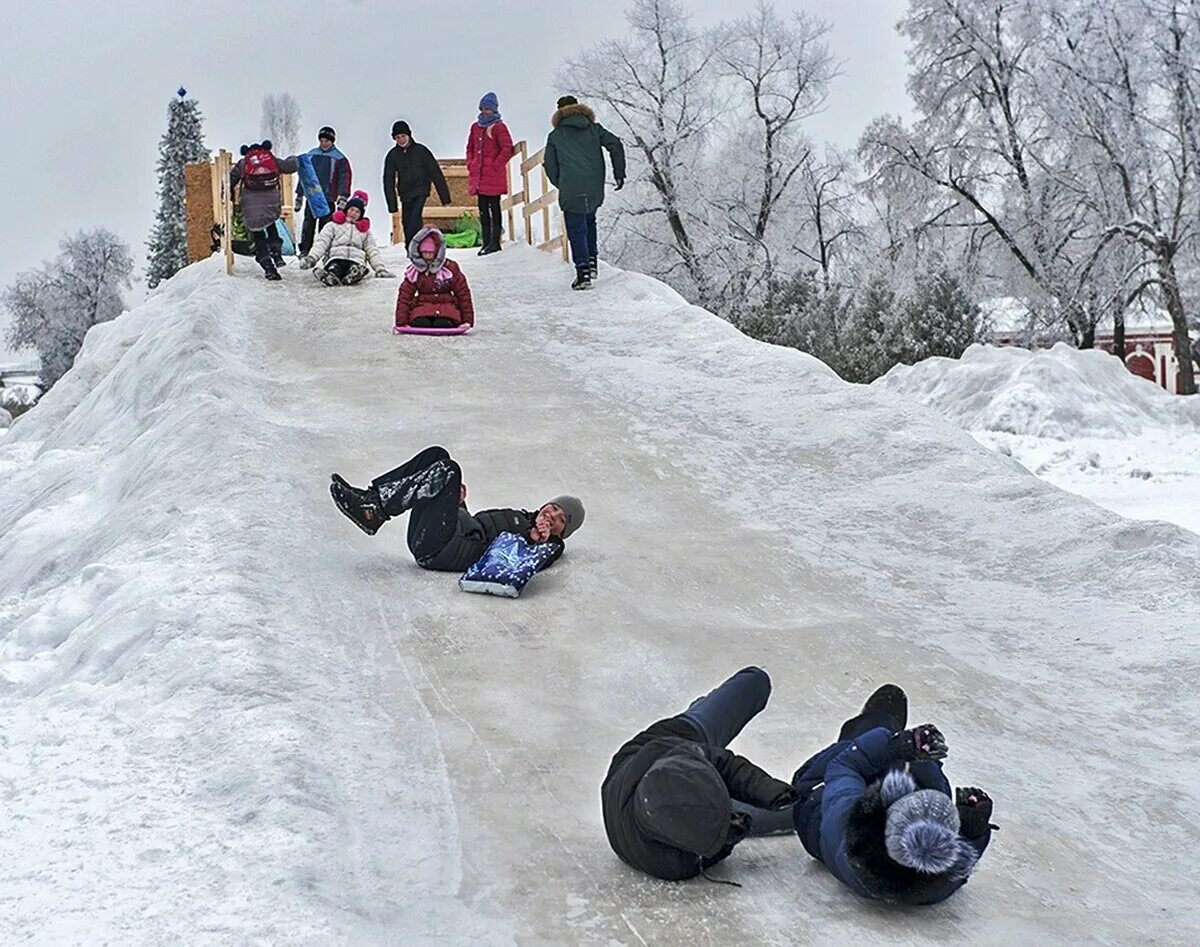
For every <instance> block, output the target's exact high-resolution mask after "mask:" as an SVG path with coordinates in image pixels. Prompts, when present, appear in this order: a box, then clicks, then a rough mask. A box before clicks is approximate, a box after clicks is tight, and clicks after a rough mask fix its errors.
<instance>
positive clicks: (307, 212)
mask: <svg viewBox="0 0 1200 947" xmlns="http://www.w3.org/2000/svg"><path fill="white" fill-rule="evenodd" d="M336 141H337V132H335V131H334V130H333V129H332V128H331V127H330V126H328V125H325V126H323V127H322V128H321V130H320V131H319V132H317V147H316V148H313V149H312V150H311V151H309V152H308V156H309V157H310V158H311V159H312V165H313V170H314V171H315V172H317V180H318V181H320V182H321V190H323V191H324V192H325V200H327V201H328V202H329V213H328V214H326V215H325V216H324V217H314V216H313V212H312V208H311V207H307V206H305V201H304V185H303V184H302V183H300V181H299V179H297V181H296V205H295V206H296V213H300V209H301V208H302V207H303V208H304V226H303V227H302V228H301V230H300V256H308V252H309V251H310V250H311V249H312V246H313V240H314V239H316V236H317V232H318V231H320V230H323V229H324V228H325V225H326V224H327V223H329V221H330V220H332V219H333V212H334V211H335V210H342V209H343V208H344V207H345V205H346V201H347V200H349V199H350V183H351V176H352V172H351V168H350V159H349V158H347V157H346V156H345V155H344V154H342V153H341V152H340V151H339V150H338V148H337V145H336V144H334V143H335V142H336Z"/></svg>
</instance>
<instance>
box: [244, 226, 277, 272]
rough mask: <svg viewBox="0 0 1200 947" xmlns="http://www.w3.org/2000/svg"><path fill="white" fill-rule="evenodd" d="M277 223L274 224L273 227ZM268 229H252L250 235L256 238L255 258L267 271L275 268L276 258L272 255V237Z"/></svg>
mask: <svg viewBox="0 0 1200 947" xmlns="http://www.w3.org/2000/svg"><path fill="white" fill-rule="evenodd" d="M274 226H275V225H274V224H272V225H271V228H273V227H274ZM271 228H268V230H252V231H250V236H251V237H252V238H253V239H254V260H255V262H256V263H258V265H259V266H261V267H262V268H263V270H264V271H265V272H267V273H269V272H271V270H273V269H275V260H274V258H273V257H272V255H271V237H270V233H269V232H268V231H269V229H271Z"/></svg>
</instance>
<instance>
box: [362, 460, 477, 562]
mask: <svg viewBox="0 0 1200 947" xmlns="http://www.w3.org/2000/svg"><path fill="white" fill-rule="evenodd" d="M371 485H372V486H373V487H374V488H375V489H376V490H378V491H379V499H380V500H381V501H382V503H383V512H384V513H386V514H387V515H388V516H389V517H392V516H399V515H400V514H402V513H404V512H405V511H408V513H409V518H408V551H409V552H411V553H412V554H413V558H414V559H416V560H417V562H421V561H428V560H430V559H432V558H433V557H434V556H436V555H437V554H438V553H439V552H441V551H442V550H443V549H444V548H446V544H447V543H449V542H450V540H451V539H453V538H454V534H455V532H456V531H457V529H458V507H459V504H460V495H461V492H462V470H461V469H460V468H459V466H458V464H457V463H456V462H455V461H453V460H451V459H450V453H449V452H448V451H447V450H446V449H445V448H444V447H427V448H425V450H423V451H421V453H419V454H417V455H416V456H415V457H413V458H412V459H411V460H409V461H406V462H405V463H403V464H401V465H400V466H399V467H397V468H396V469H395V470H389V471H388V472H387V473H385V474H384V475H383V476H381V477H376V478H375V479H374V480H372V481H371Z"/></svg>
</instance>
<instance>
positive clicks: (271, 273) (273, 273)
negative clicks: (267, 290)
mask: <svg viewBox="0 0 1200 947" xmlns="http://www.w3.org/2000/svg"><path fill="white" fill-rule="evenodd" d="M263 276H264V277H265V278H266V279H269V280H271V282H273V283H277V282H279V281H280V280H281V279H283V277H282V276H280V275H279V270H277V269H275V267H274V266H264V267H263Z"/></svg>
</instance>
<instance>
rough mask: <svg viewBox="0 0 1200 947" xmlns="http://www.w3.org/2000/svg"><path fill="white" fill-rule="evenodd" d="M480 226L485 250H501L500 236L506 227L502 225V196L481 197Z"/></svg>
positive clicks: (483, 195)
mask: <svg viewBox="0 0 1200 947" xmlns="http://www.w3.org/2000/svg"><path fill="white" fill-rule="evenodd" d="M479 226H480V227H481V228H482V234H481V239H482V240H483V246H484V248H485V249H490V250H499V249H500V234H502V233H504V227H503V226H502V225H501V224H500V196H499V195H496V196H495V197H493V196H491V195H489V194H480V195H479Z"/></svg>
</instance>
